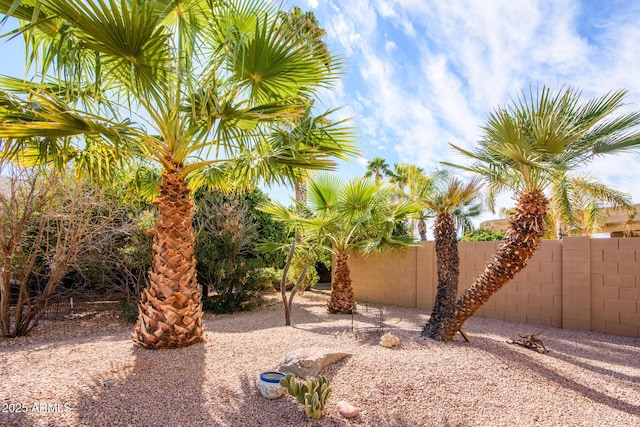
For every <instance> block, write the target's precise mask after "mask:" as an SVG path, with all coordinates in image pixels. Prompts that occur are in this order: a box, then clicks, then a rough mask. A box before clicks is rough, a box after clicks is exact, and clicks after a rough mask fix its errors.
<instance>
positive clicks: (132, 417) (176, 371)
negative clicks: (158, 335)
mask: <svg viewBox="0 0 640 427" xmlns="http://www.w3.org/2000/svg"><path fill="white" fill-rule="evenodd" d="M133 354H134V361H133V363H131V364H128V365H126V366H124V367H121V368H119V369H112V370H111V371H110V372H109V374H107V375H106V376H105V375H103V376H101V377H98V378H93V384H92V385H91V386H90V387H89V389H81V390H80V391H79V396H78V402H79V403H78V411H79V413H78V421H79V423H80V424H81V425H110V426H117V425H163V426H187V425H215V424H214V423H213V422H212V420H211V419H210V417H209V412H208V410H207V408H206V402H207V397H206V396H204V395H203V390H204V385H205V377H206V376H205V372H204V370H205V368H206V360H205V356H206V350H205V346H204V344H202V343H199V344H195V345H192V346H189V347H186V348H179V349H171V350H146V349H142V348H138V347H134V349H133ZM194 414H197V415H194ZM194 420H197V422H196V423H195V424H194Z"/></svg>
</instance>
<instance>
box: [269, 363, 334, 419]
mask: <svg viewBox="0 0 640 427" xmlns="http://www.w3.org/2000/svg"><path fill="white" fill-rule="evenodd" d="M280 385H281V386H282V387H284V388H285V389H286V390H287V392H288V393H289V394H290V395H291V396H293V397H295V398H296V399H297V400H298V403H300V404H301V405H304V408H305V412H306V413H307V416H308V417H310V418H315V419H318V418H320V416H321V415H322V410H323V409H324V406H325V403H326V402H327V399H329V396H331V392H332V390H331V386H330V382H329V380H328V379H327V378H326V377H324V376H322V375H318V376H317V377H311V378H307V381H306V382H298V380H296V377H295V376H294V375H293V374H287V376H286V377H284V378H282V379H281V380H280Z"/></svg>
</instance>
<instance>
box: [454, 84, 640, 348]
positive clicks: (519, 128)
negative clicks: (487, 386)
mask: <svg viewBox="0 0 640 427" xmlns="http://www.w3.org/2000/svg"><path fill="white" fill-rule="evenodd" d="M625 95H626V92H625V91H614V92H609V93H607V94H605V95H603V96H600V97H597V98H594V99H591V100H589V101H587V102H581V94H580V92H579V91H577V90H575V89H573V88H563V89H561V90H559V91H557V92H554V91H552V90H551V89H549V88H547V87H542V88H537V89H533V88H532V89H531V90H530V91H529V92H528V93H527V92H523V93H522V95H521V97H519V98H518V99H517V100H515V101H513V102H512V103H511V104H510V105H508V106H507V107H504V108H498V109H497V110H495V111H494V112H493V113H491V115H490V116H489V119H488V122H487V124H486V125H485V126H484V136H483V138H482V139H481V140H480V142H479V146H478V147H477V148H476V149H475V150H474V151H467V150H464V149H462V148H459V147H456V146H453V147H454V148H455V149H457V150H458V151H459V152H461V153H462V154H464V155H466V156H468V157H469V158H471V159H473V160H474V163H473V164H472V165H470V166H457V167H461V168H462V169H466V170H469V171H471V172H476V173H478V174H480V175H481V176H483V177H484V178H485V179H486V180H487V182H488V189H489V196H490V197H489V198H488V200H489V202H492V201H493V200H494V196H495V195H496V194H497V192H498V191H500V190H502V189H505V188H510V189H513V190H515V191H516V192H517V193H518V201H517V204H516V207H515V212H514V214H513V215H511V217H510V218H509V229H508V231H507V233H506V235H505V237H504V240H503V241H502V243H501V244H500V246H499V247H498V250H497V252H496V254H495V255H494V256H493V258H492V259H491V261H490V262H489V264H488V265H487V267H486V268H485V269H484V271H483V272H482V273H481V274H480V275H479V276H478V278H476V280H475V281H474V282H473V284H472V285H471V287H469V288H467V289H466V290H465V291H464V293H463V294H462V296H461V298H460V299H458V301H457V302H456V304H455V308H454V312H453V315H452V317H451V318H450V319H447V322H446V325H443V333H442V337H443V339H444V340H450V339H451V338H452V337H453V336H454V335H455V334H456V332H457V331H458V330H460V328H461V327H462V324H463V323H464V322H465V321H466V320H467V319H468V318H469V317H471V316H472V315H473V313H475V311H476V310H477V309H478V308H479V307H481V306H482V305H483V304H484V303H485V302H486V301H487V300H488V299H489V298H491V296H492V295H494V294H495V293H496V292H498V290H500V288H502V286H504V285H505V284H506V283H507V282H508V281H509V280H511V279H512V278H513V276H514V275H515V274H516V273H518V272H519V271H520V270H522V269H523V268H524V267H525V266H526V265H527V262H528V261H529V259H530V258H531V257H532V256H533V254H534V252H535V250H536V249H537V248H538V246H539V244H540V239H541V238H542V236H543V235H544V233H545V227H546V225H545V224H546V222H545V220H546V216H547V209H548V206H549V200H548V199H547V197H546V196H545V194H544V191H545V190H546V189H548V188H549V187H550V186H551V185H552V183H553V182H554V181H555V180H556V179H557V178H558V177H559V176H561V175H562V174H563V173H565V172H566V171H567V170H571V169H573V168H575V167H577V166H579V165H584V164H585V163H586V162H588V161H589V160H591V159H593V158H594V157H596V156H599V155H604V154H610V153H620V152H625V151H629V150H634V149H637V147H638V144H640V133H639V132H638V130H637V127H636V126H637V125H638V124H640V113H637V112H634V113H628V114H621V115H619V116H613V113H615V112H617V111H618V110H619V109H620V107H622V106H623V105H624V104H623V100H624V97H625ZM450 166H454V167H456V165H452V164H451V165H450Z"/></svg>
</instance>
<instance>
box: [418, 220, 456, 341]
mask: <svg viewBox="0 0 640 427" xmlns="http://www.w3.org/2000/svg"><path fill="white" fill-rule="evenodd" d="M434 234H435V246H436V264H437V271H438V293H437V295H436V301H435V304H434V307H433V311H432V312H431V318H430V319H429V322H428V323H427V324H426V325H425V326H424V328H423V330H422V336H426V337H429V338H432V339H435V340H437V341H444V340H445V336H444V331H446V330H447V324H448V323H449V322H450V321H451V319H453V318H454V317H453V313H454V306H455V303H456V296H457V294H458V277H459V275H460V256H459V255H458V238H457V233H456V226H455V223H454V222H453V218H452V217H451V215H450V214H448V213H439V214H438V215H437V216H436V223H435V227H434Z"/></svg>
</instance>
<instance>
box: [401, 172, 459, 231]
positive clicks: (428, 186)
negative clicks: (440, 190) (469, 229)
mask: <svg viewBox="0 0 640 427" xmlns="http://www.w3.org/2000/svg"><path fill="white" fill-rule="evenodd" d="M388 174H389V179H390V181H391V183H392V184H393V185H394V187H395V189H396V190H395V191H396V196H397V198H398V199H399V200H407V201H410V202H413V203H417V204H422V201H423V200H427V199H428V198H429V197H431V196H432V195H433V194H434V193H435V192H436V188H437V187H438V185H440V184H441V183H443V182H445V181H446V179H447V178H448V177H449V173H448V171H446V170H444V169H439V170H435V171H434V172H433V174H432V175H427V174H425V172H424V170H423V169H422V168H421V167H418V166H416V165H414V164H410V163H395V164H394V165H393V171H392V172H389V173H388ZM425 208H426V206H425ZM431 214H432V213H431V212H430V211H429V209H428V208H426V209H422V210H420V211H418V212H416V213H414V214H413V215H412V216H411V224H410V229H411V230H412V231H413V230H415V228H416V227H417V228H418V235H419V236H420V240H421V241H425V240H427V222H426V220H427V218H429V217H430V216H431Z"/></svg>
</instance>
